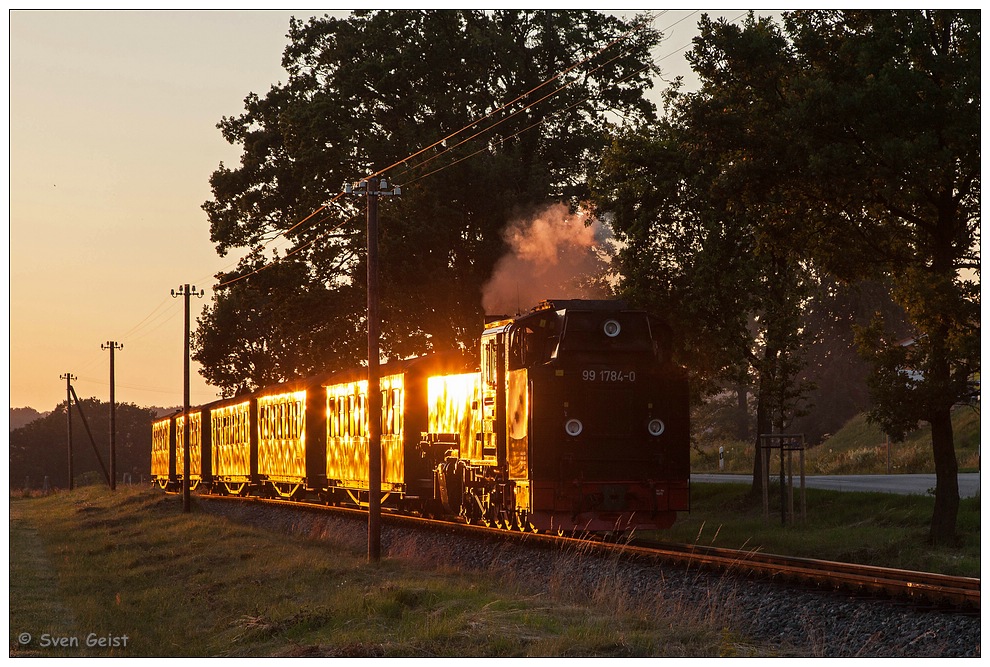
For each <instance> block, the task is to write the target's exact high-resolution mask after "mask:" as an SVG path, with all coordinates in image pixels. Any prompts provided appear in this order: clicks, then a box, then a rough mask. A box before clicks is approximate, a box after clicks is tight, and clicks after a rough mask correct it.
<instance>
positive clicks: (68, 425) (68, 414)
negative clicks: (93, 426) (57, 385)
mask: <svg viewBox="0 0 990 667" xmlns="http://www.w3.org/2000/svg"><path fill="white" fill-rule="evenodd" d="M58 379H59V380H65V431H66V433H68V440H69V491H71V490H72V381H73V380H78V379H79V378H77V377H76V376H75V375H73V374H72V373H66V374H65V375H59V376H58Z"/></svg>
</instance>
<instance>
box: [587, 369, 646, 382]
mask: <svg viewBox="0 0 990 667" xmlns="http://www.w3.org/2000/svg"><path fill="white" fill-rule="evenodd" d="M581 379H582V380H585V381H586V382H635V381H636V371H621V370H615V369H611V368H605V369H590V368H589V369H585V370H583V371H581Z"/></svg>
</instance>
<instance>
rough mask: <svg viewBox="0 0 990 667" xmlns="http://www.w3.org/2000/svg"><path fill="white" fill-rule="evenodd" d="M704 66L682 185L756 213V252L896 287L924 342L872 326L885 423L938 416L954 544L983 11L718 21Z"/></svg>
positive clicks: (705, 39) (727, 214) (679, 104)
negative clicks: (955, 437) (954, 425)
mask: <svg viewBox="0 0 990 667" xmlns="http://www.w3.org/2000/svg"><path fill="white" fill-rule="evenodd" d="M688 59H689V61H690V62H691V64H692V67H693V69H694V70H695V72H696V73H697V74H698V76H699V78H700V80H701V87H700V88H699V89H698V90H697V91H684V90H682V89H680V88H678V87H676V86H675V87H674V88H673V89H672V90H671V91H670V93H669V107H670V109H671V116H670V118H671V127H672V128H673V130H672V131H673V136H675V137H676V139H677V148H676V152H680V153H682V155H681V156H678V157H676V158H669V159H676V160H679V161H681V162H682V163H685V164H688V165H689V169H688V171H687V173H688V177H689V179H690V180H683V179H684V177H683V176H682V177H681V180H677V181H675V182H674V185H676V186H677V187H681V186H682V185H683V184H684V183H686V182H690V183H693V184H694V185H695V186H697V185H698V184H700V187H696V188H695V190H694V192H695V193H697V196H694V197H692V198H686V199H681V200H680V205H681V206H686V207H688V208H690V209H691V210H692V211H699V210H701V211H712V210H717V218H718V220H719V221H720V222H721V224H722V225H723V227H724V228H731V227H734V226H736V224H737V221H739V220H745V221H748V223H751V227H750V228H751V229H752V232H753V233H752V236H751V238H750V241H751V245H748V246H747V247H745V248H740V252H748V253H752V254H753V255H754V256H764V257H778V258H781V259H783V260H785V261H787V262H788V264H789V265H791V266H804V267H806V268H807V269H808V270H809V271H811V274H810V275H813V276H818V277H819V278H821V279H826V278H827V279H829V280H832V279H837V280H841V281H845V282H854V281H859V280H865V279H871V280H875V281H878V282H879V283H881V284H884V285H886V286H888V288H889V290H890V294H891V296H892V298H893V299H894V301H895V302H896V304H897V305H898V306H899V307H900V308H901V309H902V310H903V312H904V314H905V316H906V318H907V321H908V323H909V325H910V334H911V335H910V337H909V339H908V340H904V339H903V336H902V335H900V333H899V332H898V331H896V330H895V329H894V328H892V327H891V326H890V325H889V323H888V324H886V325H885V324H884V322H883V321H882V320H881V319H877V320H876V321H875V322H874V324H872V325H871V326H869V327H866V328H864V329H863V330H862V332H861V334H860V342H861V346H862V348H863V350H864V352H865V353H866V354H867V356H868V357H869V358H870V360H871V361H872V369H873V370H872V378H871V388H872V395H873V400H874V403H875V408H874V410H873V412H872V414H873V418H874V419H876V420H878V421H879V422H880V423H881V424H882V425H883V427H884V428H885V429H886V430H887V431H888V432H889V433H891V434H892V435H894V436H898V435H902V434H903V433H904V430H905V429H906V428H909V427H913V425H915V424H917V422H918V421H927V422H930V423H931V424H932V427H933V436H932V444H933V451H934V455H935V462H936V473H937V479H938V482H937V486H936V508H935V513H934V516H933V521H932V533H931V536H932V538H933V540H935V541H938V542H948V541H950V540H952V539H953V535H954V530H955V517H956V512H957V508H958V487H957V482H956V472H957V465H956V459H955V453H954V448H953V443H952V430H951V421H950V419H949V413H950V411H951V409H952V406H953V405H955V404H957V403H959V402H965V401H968V400H970V399H971V396H972V391H973V387H972V384H971V380H972V378H973V375H974V373H976V372H978V370H979V330H980V323H979V228H980V208H979V202H980V196H979V194H980V15H979V12H978V11H950V10H934V11H917V10H911V11H859V10H856V11H834V10H828V11H797V12H790V13H785V14H784V15H783V23H782V25H778V24H777V23H776V22H775V21H773V20H770V19H757V18H756V17H754V16H752V15H751V16H750V17H749V18H748V20H747V21H745V22H744V23H743V24H742V25H733V24H729V23H726V22H724V21H712V20H710V19H708V18H707V17H705V18H704V19H703V20H702V21H701V23H700V35H699V37H697V38H696V40H695V45H694V49H693V50H692V51H691V53H690V54H689V56H688ZM660 145H662V142H660ZM670 154H671V152H670V151H668V153H667V155H668V157H669V156H670ZM681 173H682V174H683V173H684V172H683V170H682V171H681ZM653 198H654V199H655V198H656V196H655V195H653ZM646 201H647V200H645V199H644V202H646ZM713 205H716V206H717V209H713V208H712V207H713ZM646 209H647V207H646V206H643V207H642V208H640V209H637V210H636V211H635V212H638V213H642V212H643V211H644V210H646ZM617 215H621V211H619V212H618V213H617ZM724 277H725V278H726V280H727V283H726V284H733V285H736V286H738V282H734V281H735V279H734V278H730V273H726V274H725V276H724ZM722 297H724V298H729V297H727V295H722ZM728 312H729V313H731V315H730V317H735V315H734V314H735V313H737V312H740V311H738V310H731V309H730V310H729V311H728Z"/></svg>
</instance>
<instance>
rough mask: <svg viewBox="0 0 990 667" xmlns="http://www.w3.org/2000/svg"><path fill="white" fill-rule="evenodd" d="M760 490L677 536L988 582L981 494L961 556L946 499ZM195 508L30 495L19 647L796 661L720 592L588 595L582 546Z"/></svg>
mask: <svg viewBox="0 0 990 667" xmlns="http://www.w3.org/2000/svg"><path fill="white" fill-rule="evenodd" d="M746 489H747V487H745V486H738V485H725V484H721V485H720V484H708V485H705V484H694V485H692V507H693V509H692V512H691V514H688V515H683V516H682V517H681V518H680V519H679V520H678V522H677V524H676V525H675V527H674V528H673V529H672V530H671V531H665V532H664V533H663V534H661V535H660V537H661V538H662V539H675V540H681V541H685V542H691V543H698V544H704V545H709V544H713V545H716V546H724V547H731V548H740V547H741V548H746V549H760V550H763V551H767V552H773V553H785V554H794V555H803V556H811V557H817V558H828V559H838V560H851V561H856V562H864V563H876V564H883V565H893V566H899V567H905V568H909V569H927V570H932V571H941V572H948V573H956V574H967V575H970V576H979V571H980V568H979V562H980V542H979V535H980V523H979V500H978V499H972V500H965V501H963V508H962V511H961V513H960V521H959V527H960V533H961V535H962V538H963V539H962V542H961V544H960V546H959V548H957V549H951V550H949V549H941V550H934V549H931V548H929V547H927V546H926V544H925V539H924V538H925V534H926V532H927V521H928V519H929V518H930V514H931V502H932V500H931V498H925V497H918V496H891V495H885V494H859V493H840V492H830V491H816V490H809V492H808V521H807V523H805V524H803V525H798V526H788V527H782V526H780V524H779V522H777V521H772V522H769V523H767V522H764V521H763V518H762V509H761V508H758V507H754V506H753V505H752V504H751V503H750V502H749V500H748V499H747V497H746ZM179 507H180V505H179V500H178V498H176V497H174V496H173V497H166V496H164V495H163V494H161V493H158V492H155V491H152V490H148V489H137V488H134V487H128V488H123V489H119V490H118V491H117V492H116V493H114V494H110V493H109V492H107V491H106V490H105V489H104V488H102V487H84V488H82V489H77V490H76V491H73V492H72V493H61V494H56V495H51V496H47V497H39V498H12V499H11V504H10V647H11V649H10V653H11V655H12V656H45V657H59V656H67V657H75V656H104V655H109V656H132V657H134V656H233V657H237V656H338V657H343V656H354V657H357V656H406V657H420V656H421V657H427V656H502V657H505V656H600V657H624V656H728V655H763V656H765V655H777V654H779V653H778V650H777V649H775V648H774V647H766V646H754V645H751V644H750V643H748V642H746V641H745V639H744V638H741V637H739V636H737V635H736V634H734V633H733V632H732V630H731V628H732V627H733V619H732V617H731V611H730V610H727V609H725V608H720V607H718V606H717V599H714V600H713V602H712V604H713V605H715V606H707V607H706V606H698V605H697V604H696V603H686V602H684V601H683V600H678V599H676V598H670V597H664V595H663V594H662V592H659V591H658V592H657V593H656V595H655V597H653V598H650V599H648V600H646V601H639V600H629V599H626V598H624V597H622V595H621V594H619V593H617V592H616V591H615V590H613V589H610V588H609V587H599V588H597V589H594V590H584V589H580V590H579V589H575V588H573V586H572V585H571V583H570V578H568V577H567V576H566V573H567V572H568V560H567V558H569V557H570V558H573V557H574V555H573V554H571V555H566V554H564V555H555V556H549V555H548V558H559V559H561V560H560V561H559V562H557V563H555V564H554V565H553V566H552V567H551V568H550V570H551V571H552V572H554V573H555V574H554V575H552V576H551V578H550V580H548V581H539V582H532V581H527V579H526V578H525V576H520V575H519V573H501V574H500V573H493V572H484V573H479V572H470V571H448V570H439V569H437V568H436V567H435V565H434V564H433V562H432V561H430V560H429V559H428V557H417V555H416V554H408V553H406V554H403V555H402V556H401V557H392V558H387V559H385V560H384V561H383V562H382V563H381V564H380V565H379V566H370V565H368V564H367V562H366V542H365V540H364V535H363V534H358V535H352V536H349V537H347V536H344V537H342V538H341V539H339V540H335V541H329V542H328V541H316V540H310V539H305V538H300V537H292V538H287V537H286V536H284V535H280V534H276V533H272V532H267V531H264V530H260V529H256V528H252V527H249V526H243V525H237V524H233V523H230V522H228V521H226V520H224V519H222V518H219V517H216V516H213V515H209V514H205V513H200V512H198V511H194V512H193V514H191V515H182V514H181V513H180V512H179ZM506 574H508V576H503V575H506ZM711 597H712V598H717V596H716V595H713V596H711ZM23 633H28V634H30V635H31V637H30V639H29V640H27V641H21V640H22V639H25V638H24V637H21V636H20V635H22V634H23ZM100 642H103V644H104V645H102V646H101V645H100ZM88 644H92V645H88Z"/></svg>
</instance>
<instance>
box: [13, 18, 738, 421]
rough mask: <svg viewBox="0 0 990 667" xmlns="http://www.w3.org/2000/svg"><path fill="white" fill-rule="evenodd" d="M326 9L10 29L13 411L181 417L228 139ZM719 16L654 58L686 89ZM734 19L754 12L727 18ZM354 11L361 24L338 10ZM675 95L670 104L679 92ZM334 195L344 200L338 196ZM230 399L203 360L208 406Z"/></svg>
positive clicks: (675, 23)
mask: <svg viewBox="0 0 990 667" xmlns="http://www.w3.org/2000/svg"><path fill="white" fill-rule="evenodd" d="M323 13H324V12H322V11H307V10H302V11H294V12H287V11H155V12H152V11H12V12H10V13H9V14H8V17H9V36H10V67H9V76H10V82H9V83H10V85H9V94H10V100H9V113H10V118H9V128H10V130H9V131H10V135H9V140H10V145H9V164H10V178H9V188H10V191H9V195H10V203H9V214H10V230H9V232H10V233H9V243H10V247H9V255H10V275H9V278H10V287H9V299H10V301H9V318H10V321H9V336H10V340H9V344H10V345H9V347H10V359H9V360H10V370H9V373H10V381H9V391H10V395H9V399H10V406H11V407H23V406H30V407H33V408H35V409H37V410H40V411H48V410H51V409H53V408H54V407H55V406H56V405H57V404H58V403H59V402H61V401H63V400H65V382H64V380H61V379H60V378H59V376H60V375H61V374H64V373H66V372H71V373H72V374H74V375H76V376H78V379H77V380H76V381H75V382H74V386H75V388H76V392H77V394H78V395H79V397H80V398H84V397H90V396H95V397H97V398H99V399H101V400H108V399H109V393H110V392H109V352H106V351H104V350H101V347H100V346H101V344H103V343H106V342H108V341H116V342H118V343H122V344H123V349H122V350H119V351H118V352H116V364H115V365H116V398H117V400H118V401H119V402H127V403H136V404H138V405H142V406H150V405H158V406H175V405H180V404H181V403H182V332H183V318H182V305H183V304H182V299H181V298H174V299H173V298H172V297H171V295H170V290H172V289H177V288H179V287H180V286H181V285H182V284H184V283H191V284H194V285H196V287H197V288H203V289H205V290H206V292H207V294H206V296H205V297H204V298H203V299H193V303H192V306H193V308H192V313H193V322H194V323H195V318H196V315H198V313H199V311H200V309H201V308H202V307H203V306H204V305H205V304H207V303H209V302H210V297H211V292H210V288H211V287H212V285H213V275H214V274H215V273H217V272H218V271H220V270H222V269H229V268H231V267H232V266H234V265H235V264H236V262H237V259H238V257H237V256H228V257H226V258H220V257H218V256H217V254H216V252H215V250H214V247H213V245H212V243H211V242H210V238H209V224H208V222H207V219H206V214H205V213H204V212H203V211H202V209H201V208H200V207H201V205H202V204H203V202H205V201H207V200H208V199H210V195H211V193H210V189H209V176H210V174H211V173H212V172H213V171H214V170H215V169H216V168H217V166H218V165H219V163H220V162H221V161H223V162H225V163H227V164H236V163H237V161H238V160H239V157H240V153H239V150H238V148H237V147H233V146H230V145H228V144H227V143H226V142H225V141H224V140H223V138H222V136H221V135H220V131H219V130H217V129H216V124H217V122H218V121H219V120H220V119H221V118H222V117H223V116H232V115H238V114H240V113H241V112H242V111H243V100H244V98H245V96H246V95H247V94H248V93H250V92H256V93H258V94H260V95H264V94H265V93H266V92H267V90H268V88H269V87H270V86H271V85H272V84H275V83H277V82H279V81H284V80H285V72H284V70H282V68H281V65H280V63H281V55H282V50H283V48H284V47H285V45H286V43H287V40H286V38H285V33H286V32H287V28H288V22H289V17H290V16H292V15H294V16H297V17H300V18H303V17H308V16H311V15H317V14H323ZM701 13H702V12H690V11H670V12H667V13H666V14H664V15H663V16H661V17H660V18H658V19H657V21H656V23H655V24H654V26H655V27H656V28H658V29H660V30H661V31H663V32H664V33H665V34H667V35H668V37H667V39H665V40H664V41H663V43H662V44H661V46H660V47H659V48H658V49H657V52H656V53H655V58H656V59H657V60H658V61H659V65H660V67H661V68H662V69H663V70H664V72H665V77H666V75H669V77H670V78H673V77H674V76H676V75H678V74H688V72H689V70H688V67H687V65H686V63H685V62H684V58H683V55H684V53H685V51H686V48H685V47H687V46H688V45H689V44H690V42H691V38H692V37H693V35H694V34H695V33H696V29H697V22H698V18H699V17H700V16H701ZM710 13H711V14H713V15H715V16H725V17H727V18H729V19H735V18H736V17H738V16H740V15H741V14H742V13H743V10H734V11H723V12H710ZM339 14H341V15H344V13H339ZM664 85H665V84H664V83H663V82H658V85H657V88H656V89H655V91H654V92H655V95H656V98H657V99H659V92H660V90H662V88H663V87H664ZM332 194H333V193H328V195H332ZM216 397H217V393H216V390H215V389H214V388H212V387H209V386H208V385H206V383H205V382H204V381H203V380H202V378H201V377H200V376H199V375H198V373H197V372H196V365H195V364H193V382H192V402H193V403H194V404H197V403H205V402H208V401H211V400H213V399H215V398H216Z"/></svg>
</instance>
